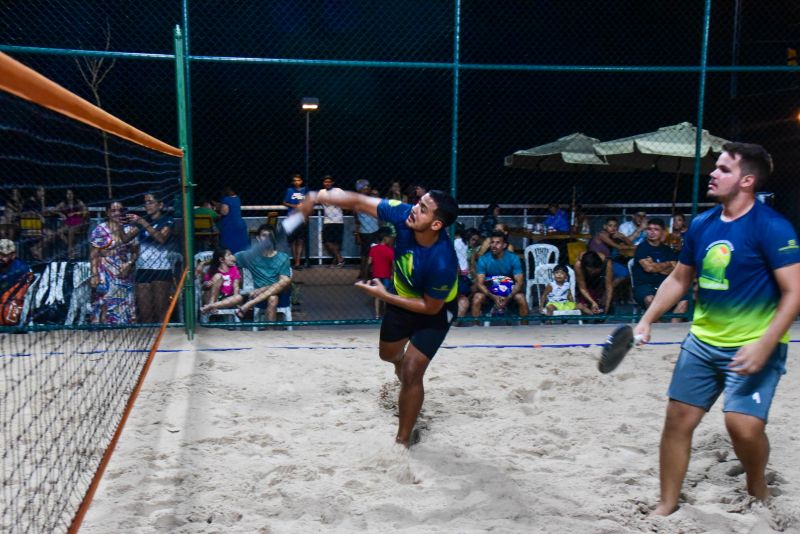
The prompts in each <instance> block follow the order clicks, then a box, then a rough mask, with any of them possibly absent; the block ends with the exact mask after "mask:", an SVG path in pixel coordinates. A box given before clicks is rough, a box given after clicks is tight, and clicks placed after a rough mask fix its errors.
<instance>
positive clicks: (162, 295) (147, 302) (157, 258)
mask: <svg viewBox="0 0 800 534" xmlns="http://www.w3.org/2000/svg"><path fill="white" fill-rule="evenodd" d="M144 210H145V213H146V215H145V216H144V217H139V216H138V215H135V214H132V215H129V216H128V221H129V222H130V223H131V224H132V225H135V226H134V228H133V230H132V231H131V232H129V233H128V234H126V236H125V239H126V240H129V239H131V238H132V236H138V237H139V257H138V258H137V259H136V277H135V279H136V310H137V316H138V319H139V322H141V323H160V322H161V321H163V320H164V316H165V315H166V313H167V309H168V308H169V301H170V298H171V297H172V293H173V282H174V273H173V264H172V262H171V261H170V252H171V250H170V241H171V239H172V231H173V226H174V224H175V221H174V220H173V218H172V216H171V215H168V214H166V213H164V211H163V210H164V203H163V202H162V201H161V199H158V198H156V197H155V195H153V194H152V193H147V194H146V195H145V196H144Z"/></svg>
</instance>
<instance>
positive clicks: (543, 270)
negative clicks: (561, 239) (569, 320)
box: [536, 263, 583, 324]
mask: <svg viewBox="0 0 800 534" xmlns="http://www.w3.org/2000/svg"><path fill="white" fill-rule="evenodd" d="M557 265H558V264H557V263H545V264H544V265H539V266H538V267H536V278H537V279H540V280H545V282H544V284H545V285H547V284H549V283H551V282H553V269H555V268H556V266H557ZM566 268H567V274H568V275H569V291H570V293H572V298H573V299H575V300H577V298H578V297H577V296H576V294H575V269H573V268H572V267H570V266H569V265H566ZM539 300H540V301H541V298H540V299H539ZM542 304H544V303H542ZM569 315H577V316H580V315H581V311H580V310H556V311H554V312H553V315H552V316H553V317H556V316H569ZM578 324H583V321H582V320H580V319H578Z"/></svg>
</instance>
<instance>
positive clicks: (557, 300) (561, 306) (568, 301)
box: [542, 265, 575, 315]
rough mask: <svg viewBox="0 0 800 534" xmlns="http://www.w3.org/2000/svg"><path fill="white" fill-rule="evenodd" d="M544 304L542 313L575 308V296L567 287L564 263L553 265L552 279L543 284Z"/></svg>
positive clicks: (549, 313) (567, 278) (567, 281)
mask: <svg viewBox="0 0 800 534" xmlns="http://www.w3.org/2000/svg"><path fill="white" fill-rule="evenodd" d="M544 295H545V297H544V301H545V305H544V307H543V308H542V313H544V314H547V315H553V312H554V311H557V310H558V311H567V310H574V309H575V296H574V295H573V294H572V291H571V290H570V288H569V271H567V268H566V267H565V266H564V265H556V266H555V267H553V281H552V282H551V283H549V284H547V285H546V286H544Z"/></svg>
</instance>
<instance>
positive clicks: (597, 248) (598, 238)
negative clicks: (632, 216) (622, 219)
mask: <svg viewBox="0 0 800 534" xmlns="http://www.w3.org/2000/svg"><path fill="white" fill-rule="evenodd" d="M618 227H619V221H618V220H617V218H616V217H609V218H607V219H606V223H605V224H604V225H603V228H602V230H600V231H599V232H597V234H595V236H594V237H593V238H592V239H591V241H589V246H588V249H589V250H591V251H593V252H597V253H599V254H602V256H603V257H604V258H612V259H615V261H613V262H612V267H613V269H614V279H615V280H617V284H619V283H621V282H622V281H624V280H625V279H626V278H627V277H628V275H629V274H630V273H628V267H627V265H626V263H627V261H628V259H629V258H628V257H627V256H626V255H625V253H626V252H627V250H630V247H632V246H633V243H631V240H630V239H628V237H627V236H625V235H624V234H623V233H622V232H620V231H619V230H618ZM620 251H624V252H620Z"/></svg>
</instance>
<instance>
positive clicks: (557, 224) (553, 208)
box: [544, 204, 569, 232]
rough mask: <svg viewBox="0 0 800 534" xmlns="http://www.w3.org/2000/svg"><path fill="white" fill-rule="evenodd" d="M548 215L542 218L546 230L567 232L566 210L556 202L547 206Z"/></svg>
mask: <svg viewBox="0 0 800 534" xmlns="http://www.w3.org/2000/svg"><path fill="white" fill-rule="evenodd" d="M547 211H549V212H550V215H548V216H547V218H545V220H544V227H545V228H547V231H548V232H569V218H568V217H567V212H566V211H564V210H563V209H561V208H560V207H558V204H550V205H548V206H547Z"/></svg>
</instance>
